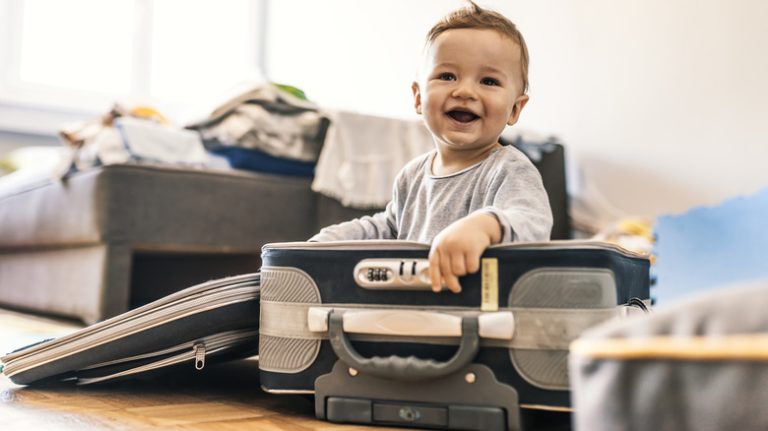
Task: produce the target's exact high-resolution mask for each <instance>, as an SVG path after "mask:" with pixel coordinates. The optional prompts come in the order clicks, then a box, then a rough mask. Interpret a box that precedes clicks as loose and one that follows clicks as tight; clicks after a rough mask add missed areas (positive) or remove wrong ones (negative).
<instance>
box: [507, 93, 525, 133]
mask: <svg viewBox="0 0 768 431" xmlns="http://www.w3.org/2000/svg"><path fill="white" fill-rule="evenodd" d="M526 103H528V95H527V94H523V95H521V96H518V97H517V99H515V105H514V106H512V113H511V114H510V115H509V120H507V125H508V126H513V125H514V124H515V123H517V120H519V119H520V113H521V112H523V108H524V107H525V104H526Z"/></svg>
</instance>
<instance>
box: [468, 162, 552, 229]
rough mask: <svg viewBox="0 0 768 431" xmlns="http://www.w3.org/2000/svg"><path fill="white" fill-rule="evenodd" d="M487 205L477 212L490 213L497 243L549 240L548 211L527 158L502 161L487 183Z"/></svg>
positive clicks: (537, 177) (536, 177)
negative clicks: (494, 221)
mask: <svg viewBox="0 0 768 431" xmlns="http://www.w3.org/2000/svg"><path fill="white" fill-rule="evenodd" d="M490 188H491V190H489V192H490V193H489V196H493V198H492V200H491V202H489V204H488V205H487V206H485V207H484V208H482V209H480V211H485V212H488V213H491V214H493V215H494V216H496V218H497V219H498V220H499V224H500V226H501V231H502V235H501V242H512V241H549V238H550V235H551V232H552V209H551V208H550V206H549V198H548V196H547V192H546V190H545V189H544V184H543V183H542V180H541V175H540V174H539V171H538V169H536V167H535V166H533V163H531V162H530V161H529V160H528V159H527V158H525V157H520V158H518V159H517V160H515V161H513V162H509V161H506V162H505V163H503V164H502V165H501V166H500V169H498V170H497V175H495V176H494V179H493V180H492V181H491V183H490Z"/></svg>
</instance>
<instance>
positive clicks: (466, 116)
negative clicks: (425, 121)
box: [448, 109, 480, 123]
mask: <svg viewBox="0 0 768 431" xmlns="http://www.w3.org/2000/svg"><path fill="white" fill-rule="evenodd" d="M448 116H450V117H451V118H453V119H454V120H456V121H458V122H460V123H469V122H472V121H475V120H477V119H478V118H480V117H479V116H477V115H475V114H473V113H472V112H469V111H462V110H459V109H454V110H452V111H448Z"/></svg>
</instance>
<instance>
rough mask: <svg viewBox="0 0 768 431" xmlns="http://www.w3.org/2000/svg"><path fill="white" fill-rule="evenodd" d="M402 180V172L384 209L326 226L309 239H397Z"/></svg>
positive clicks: (323, 240)
mask: <svg viewBox="0 0 768 431" xmlns="http://www.w3.org/2000/svg"><path fill="white" fill-rule="evenodd" d="M401 181H402V172H401V173H400V174H399V175H398V177H397V179H396V180H395V185H394V187H393V188H392V200H391V201H389V203H388V204H387V206H386V208H385V209H384V211H381V212H378V213H376V214H374V215H371V216H363V217H360V218H356V219H352V220H349V221H345V222H342V223H339V224H334V225H331V226H327V227H324V228H323V229H321V230H320V232H318V233H317V234H316V235H315V236H313V237H312V238H310V239H309V241H317V242H326V241H345V240H368V239H397V232H398V230H397V208H398V205H397V203H398V201H399V196H400V191H399V190H400V188H399V187H398V185H399V184H400V182H401Z"/></svg>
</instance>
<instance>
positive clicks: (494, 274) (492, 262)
mask: <svg viewBox="0 0 768 431" xmlns="http://www.w3.org/2000/svg"><path fill="white" fill-rule="evenodd" d="M480 287H481V289H480V295H481V298H480V310H481V311H498V310H499V260H498V259H497V258H495V257H484V258H482V259H481V260H480Z"/></svg>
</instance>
